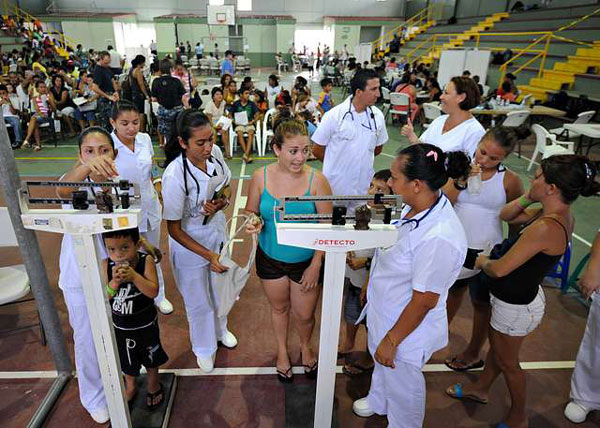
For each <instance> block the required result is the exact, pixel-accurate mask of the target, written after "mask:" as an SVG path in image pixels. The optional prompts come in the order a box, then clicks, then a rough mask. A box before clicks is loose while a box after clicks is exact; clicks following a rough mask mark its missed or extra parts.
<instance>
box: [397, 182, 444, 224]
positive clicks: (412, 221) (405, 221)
mask: <svg viewBox="0 0 600 428" xmlns="http://www.w3.org/2000/svg"><path fill="white" fill-rule="evenodd" d="M443 196H445V195H444V192H441V191H440V195H439V196H438V198H437V199H436V201H435V203H434V204H433V205H432V206H430V207H429V209H428V210H427V212H426V213H425V215H423V216H421V217H419V218H410V219H401V220H396V222H392V224H398V222H400V228H401V229H408V231H409V232H410V231H413V230H415V229H417V228H418V227H419V226H420V224H421V222H422V221H423V220H425V218H426V217H427V216H428V215H429V214H431V212H432V211H433V210H434V209H435V207H436V206H437V205H438V204H439V202H440V201H441V200H442V197H443ZM447 202H448V199H447V198H444V203H443V204H442V206H441V208H443V207H444V206H445V205H446V203H447Z"/></svg>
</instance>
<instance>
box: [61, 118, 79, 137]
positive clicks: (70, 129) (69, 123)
mask: <svg viewBox="0 0 600 428" xmlns="http://www.w3.org/2000/svg"><path fill="white" fill-rule="evenodd" d="M63 117H64V118H65V122H67V127H68V128H69V132H70V133H71V135H70V136H71V137H72V136H74V135H75V134H76V132H75V127H74V126H73V119H71V116H69V115H68V114H67V115H65V116H63Z"/></svg>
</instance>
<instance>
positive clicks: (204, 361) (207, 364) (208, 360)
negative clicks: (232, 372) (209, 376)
mask: <svg viewBox="0 0 600 428" xmlns="http://www.w3.org/2000/svg"><path fill="white" fill-rule="evenodd" d="M196 363H198V367H200V370H202V371H203V372H204V373H210V372H212V371H213V370H214V368H215V354H213V355H211V356H210V357H197V358H196Z"/></svg>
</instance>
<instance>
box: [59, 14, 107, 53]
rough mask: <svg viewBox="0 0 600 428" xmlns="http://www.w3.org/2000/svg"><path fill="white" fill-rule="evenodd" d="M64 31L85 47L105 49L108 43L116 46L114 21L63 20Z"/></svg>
mask: <svg viewBox="0 0 600 428" xmlns="http://www.w3.org/2000/svg"><path fill="white" fill-rule="evenodd" d="M62 29H63V32H64V33H65V34H66V35H67V36H68V37H70V38H72V39H73V40H74V41H76V42H77V43H81V44H82V45H83V46H84V47H85V48H87V49H89V48H92V49H95V50H104V49H106V46H107V45H108V44H111V45H113V46H115V32H114V29H113V23H112V20H111V21H105V20H94V21H92V22H90V21H83V20H74V21H71V20H64V21H62Z"/></svg>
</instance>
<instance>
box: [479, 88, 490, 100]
mask: <svg viewBox="0 0 600 428" xmlns="http://www.w3.org/2000/svg"><path fill="white" fill-rule="evenodd" d="M481 86H483V94H481V96H482V97H487V95H488V94H489V93H490V87H489V86H488V85H481Z"/></svg>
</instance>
